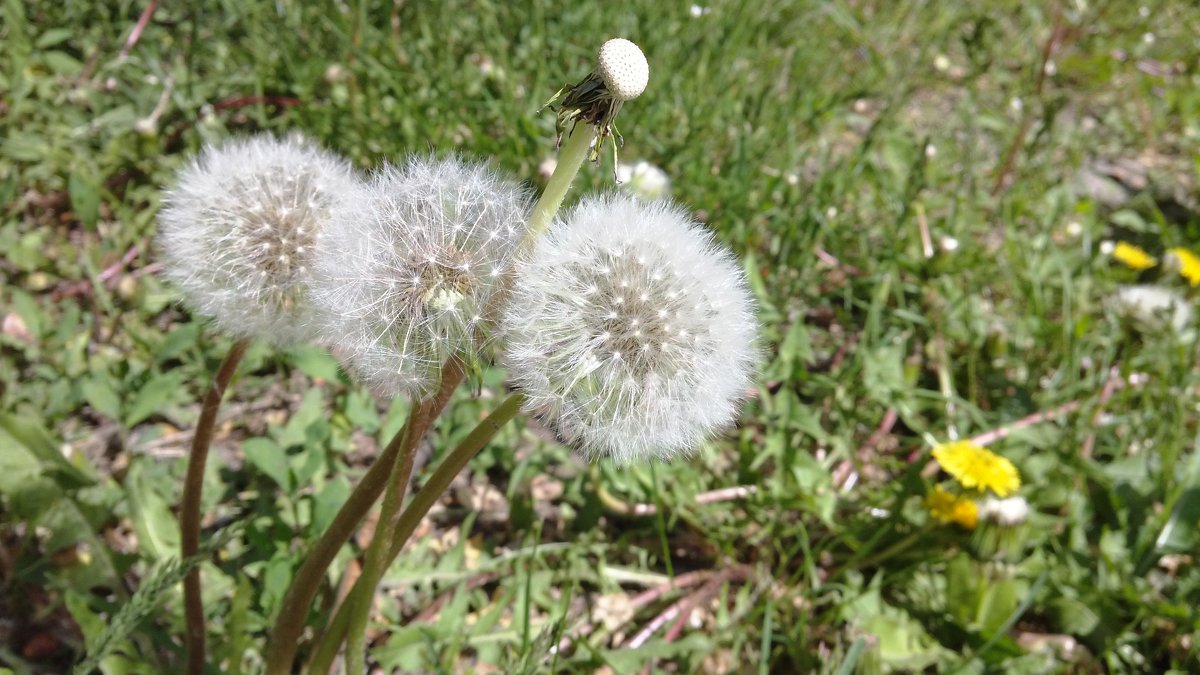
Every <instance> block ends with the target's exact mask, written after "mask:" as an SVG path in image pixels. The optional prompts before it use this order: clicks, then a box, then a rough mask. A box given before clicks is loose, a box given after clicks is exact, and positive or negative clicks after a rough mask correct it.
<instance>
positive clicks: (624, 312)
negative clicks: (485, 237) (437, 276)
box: [501, 194, 757, 462]
mask: <svg viewBox="0 0 1200 675" xmlns="http://www.w3.org/2000/svg"><path fill="white" fill-rule="evenodd" d="M503 327H504V335H505V338H504V343H505V349H504V352H503V355H502V357H501V359H502V362H503V364H504V365H505V366H506V368H507V369H508V372H509V377H510V379H511V381H512V383H513V384H514V385H515V386H516V387H517V388H518V389H519V390H521V391H522V392H523V393H524V394H525V395H526V396H527V404H526V406H525V409H526V410H527V411H528V412H530V413H532V414H535V415H537V416H538V417H540V418H541V419H542V420H543V421H545V422H547V423H548V424H549V425H550V426H551V427H553V428H554V429H555V430H556V432H557V433H558V435H559V437H560V438H561V439H562V440H563V441H564V442H566V443H567V444H569V445H572V446H574V447H576V448H577V449H579V450H580V451H581V452H582V453H584V454H585V455H587V456H589V457H597V456H608V457H613V458H615V459H617V460H618V461H622V462H629V461H635V460H641V459H646V458H651V457H658V458H669V457H671V456H673V455H676V454H679V453H685V452H689V451H692V450H694V449H695V448H696V447H697V446H698V445H699V444H700V443H701V442H702V441H703V440H704V438H705V437H706V436H708V435H709V434H711V433H713V432H714V431H715V430H717V429H719V428H721V427H723V426H725V425H728V424H730V423H731V422H732V421H733V420H734V418H735V416H736V414H737V410H738V404H739V402H740V401H741V400H742V399H743V398H744V396H745V395H746V391H747V389H748V387H749V385H750V381H751V380H750V378H751V372H752V364H753V362H754V357H755V347H754V342H755V334H756V330H757V325H756V321H755V318H754V309H753V302H752V299H751V296H750V294H749V292H748V290H747V288H746V284H745V280H744V275H743V273H742V271H741V268H740V267H739V266H738V265H737V263H736V261H735V260H734V258H733V256H732V255H731V254H730V253H729V252H728V251H727V250H726V249H724V248H723V247H722V246H720V245H719V244H718V243H717V242H716V241H715V240H714V239H713V237H712V235H711V234H710V233H709V232H708V231H706V230H705V229H704V228H703V227H701V226H700V225H699V224H697V223H695V222H694V221H692V220H691V218H690V217H689V216H688V215H687V214H686V213H685V212H684V211H683V210H682V209H681V208H679V207H678V206H675V205H673V204H671V203H670V202H667V201H656V202H644V201H640V200H637V199H635V198H633V197H630V196H627V195H619V194H611V195H606V196H599V197H588V198H585V199H584V200H583V201H582V202H581V203H580V204H579V205H578V206H576V207H575V208H574V209H573V210H572V211H571V212H570V213H569V214H567V216H566V217H565V218H563V219H560V220H558V221H556V222H555V223H554V224H553V225H551V227H550V229H549V231H548V232H547V234H546V236H545V237H543V238H541V239H539V240H538V241H537V243H536V245H535V247H534V248H533V250H532V251H531V252H530V253H529V255H528V256H527V257H526V258H525V259H523V261H522V262H521V264H520V265H519V267H518V270H517V274H516V278H515V283H514V288H513V294H512V297H511V298H510V301H509V303H508V305H507V309H506V311H505V315H504V323H503Z"/></svg>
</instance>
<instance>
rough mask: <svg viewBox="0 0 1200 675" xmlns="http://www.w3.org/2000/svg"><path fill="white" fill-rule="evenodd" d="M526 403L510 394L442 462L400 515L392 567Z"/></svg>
mask: <svg viewBox="0 0 1200 675" xmlns="http://www.w3.org/2000/svg"><path fill="white" fill-rule="evenodd" d="M524 404H525V395H524V394H522V393H520V392H517V393H513V394H509V396H508V398H506V399H504V402H503V403H501V404H500V405H499V406H497V407H496V409H495V410H493V411H492V414H490V415H488V416H487V417H485V418H484V419H483V420H481V421H480V422H479V424H477V425H475V428H474V429H472V430H471V433H469V434H467V437H466V438H464V439H463V440H462V442H461V443H459V444H458V447H456V448H454V450H453V451H452V452H451V453H450V454H449V455H447V456H446V458H445V459H443V460H442V463H441V464H439V465H438V468H437V469H436V470H435V471H434V472H433V475H432V476H430V477H429V482H428V483H426V484H425V485H423V486H421V489H420V490H418V491H417V494H416V495H414V496H413V499H412V502H411V503H409V505H408V508H406V509H404V513H402V514H400V520H399V521H398V522H397V524H396V530H395V532H394V533H393V535H392V545H391V548H390V549H389V550H388V564H391V561H392V560H395V558H396V556H398V555H400V550H401V549H403V548H404V545H405V544H406V543H408V538H409V537H411V536H412V533H413V532H416V530H417V525H419V524H420V523H421V520H422V519H423V518H424V517H425V514H427V513H429V509H431V508H433V504H434V502H436V501H437V500H438V498H439V497H441V496H442V493H444V492H445V491H446V488H448V487H450V483H451V482H452V481H453V480H454V477H455V476H457V475H458V474H459V472H461V471H462V470H463V468H464V467H466V466H467V463H468V462H470V461H471V459H472V458H473V457H475V455H477V454H479V451H480V450H482V449H483V446H485V445H487V442H488V441H490V440H492V437H493V436H495V435H496V432H498V431H500V429H501V428H502V427H503V426H504V425H505V424H508V423H509V421H511V420H512V418H514V417H516V416H517V413H519V412H521V406H522V405H524ZM360 581H361V579H360Z"/></svg>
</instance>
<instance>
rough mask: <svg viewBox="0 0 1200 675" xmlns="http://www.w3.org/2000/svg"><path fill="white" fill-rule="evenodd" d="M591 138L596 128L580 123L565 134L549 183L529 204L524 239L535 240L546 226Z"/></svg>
mask: <svg viewBox="0 0 1200 675" xmlns="http://www.w3.org/2000/svg"><path fill="white" fill-rule="evenodd" d="M595 139H596V128H595V127H593V126H592V125H590V124H584V123H581V124H576V125H575V127H574V128H573V129H572V130H571V132H570V134H569V135H568V136H567V142H566V143H564V144H563V146H562V150H561V151H560V152H559V153H558V166H556V167H555V168H554V173H553V174H552V175H551V176H550V182H549V183H547V184H546V189H545V190H544V191H543V192H542V196H541V198H539V199H538V201H537V204H535V205H534V207H533V216H531V217H530V219H529V233H528V234H527V235H526V241H527V242H532V241H535V240H536V239H537V238H538V237H540V236H541V235H542V234H543V233H544V232H545V231H546V228H548V227H550V221H551V220H553V219H554V216H555V214H557V213H558V207H560V206H562V203H563V198H564V197H566V196H567V191H568V190H570V189H571V182H572V181H574V180H575V176H576V175H578V173H579V167H581V166H583V160H584V158H586V157H587V156H588V150H589V149H590V148H591V147H592V141H594V140H595Z"/></svg>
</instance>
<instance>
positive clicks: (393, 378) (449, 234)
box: [312, 157, 529, 396]
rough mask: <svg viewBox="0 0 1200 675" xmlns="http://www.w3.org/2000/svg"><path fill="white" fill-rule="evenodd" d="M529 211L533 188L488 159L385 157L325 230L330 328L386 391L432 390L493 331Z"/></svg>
mask: <svg viewBox="0 0 1200 675" xmlns="http://www.w3.org/2000/svg"><path fill="white" fill-rule="evenodd" d="M528 216H529V198H528V195H527V193H526V191H525V190H524V189H523V188H522V187H520V186H519V185H518V184H517V183H515V182H512V181H510V180H507V179H505V178H502V177H500V176H499V175H497V174H496V173H495V172H494V171H492V170H491V169H489V168H487V167H486V166H484V165H481V164H475V163H471V162H467V161H464V160H461V159H458V158H449V159H437V158H434V157H419V158H414V159H410V160H409V162H408V163H407V164H405V165H404V166H384V167H383V168H381V169H380V170H379V171H378V172H377V173H376V174H375V175H374V176H373V177H372V178H371V180H369V181H367V182H366V183H365V184H363V186H362V187H361V188H360V194H359V197H358V198H357V199H356V200H355V201H354V202H353V204H351V206H350V208H347V209H345V210H343V211H341V212H340V213H339V215H338V216H337V217H336V218H335V220H334V222H333V223H332V225H331V227H330V229H329V233H328V236H327V237H325V238H323V239H322V242H321V246H320V249H319V251H318V254H317V270H318V274H317V277H316V281H315V283H314V285H313V289H312V296H313V302H314V304H315V305H316V306H317V308H318V310H319V311H318V319H319V323H320V327H321V328H320V332H321V334H322V335H323V337H325V338H326V339H327V340H328V341H330V342H331V343H332V344H335V345H337V346H339V347H340V348H341V349H342V350H343V351H344V352H345V354H346V355H347V357H348V358H347V360H348V364H349V366H350V367H351V370H352V371H354V372H355V373H356V374H357V375H358V376H359V377H360V378H361V379H362V380H363V381H364V382H366V383H367V384H369V385H370V386H372V387H373V388H375V389H376V390H377V391H379V392H381V393H384V394H387V395H391V396H394V395H397V394H415V395H426V394H429V393H431V392H432V391H433V389H434V388H436V386H437V384H438V382H437V374H438V372H439V370H440V368H441V366H442V364H443V363H445V361H446V360H447V359H448V358H450V357H452V356H454V357H458V358H461V359H463V360H464V361H467V362H468V363H470V362H472V361H473V360H474V359H475V358H476V355H477V354H478V352H479V341H480V338H481V337H482V338H486V337H487V336H488V334H489V333H490V328H491V326H492V325H493V324H494V323H495V321H496V319H497V310H496V305H497V294H499V293H501V292H503V291H504V289H505V284H506V283H507V281H508V279H509V277H510V274H511V271H512V263H513V259H514V256H515V254H516V251H517V248H518V246H519V244H520V242H521V240H522V238H523V237H524V235H525V232H526V228H527V224H528Z"/></svg>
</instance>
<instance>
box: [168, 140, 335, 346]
mask: <svg viewBox="0 0 1200 675" xmlns="http://www.w3.org/2000/svg"><path fill="white" fill-rule="evenodd" d="M356 184H357V179H356V178H355V176H354V173H353V171H352V170H351V168H350V166H349V164H347V163H346V162H345V161H343V160H342V159H340V158H338V157H337V156H336V155H333V154H331V153H328V152H326V151H324V150H322V149H320V148H319V147H317V146H316V145H314V144H312V143H310V142H308V141H306V140H304V139H303V138H302V137H300V136H291V137H289V138H288V139H286V140H278V139H275V138H273V137H271V136H269V135H262V136H256V137H253V138H249V139H245V140H239V141H232V142H229V143H226V144H224V145H221V146H219V147H213V146H209V147H206V148H205V149H204V150H203V152H201V153H200V156H199V157H197V158H196V159H195V160H193V161H192V162H191V163H190V164H188V166H187V167H185V168H184V169H183V170H182V171H180V173H179V176H178V179H177V182H176V185H175V187H174V188H172V189H170V190H168V191H167V192H166V195H165V199H164V201H165V204H164V206H163V209H162V210H161V211H160V213H159V232H158V239H157V246H158V248H159V250H160V254H161V257H162V260H163V273H164V274H165V275H166V277H167V278H169V279H170V280H171V281H173V282H175V283H176V284H177V285H178V286H179V287H180V288H181V289H182V290H183V293H184V295H185V297H186V299H187V301H188V303H189V304H190V305H191V306H192V307H193V308H194V309H195V310H196V311H197V312H199V313H200V314H203V315H206V316H208V317H211V318H212V319H213V320H214V321H215V322H216V324H217V326H219V327H220V328H221V330H223V331H225V332H227V333H230V334H232V335H235V336H239V337H260V338H265V339H267V340H270V341H272V342H275V343H277V344H291V343H296V342H300V341H303V340H305V339H307V338H308V337H309V328H310V321H309V316H310V305H309V303H308V283H309V280H310V278H311V274H312V271H313V264H312V263H313V256H314V253H315V251H316V248H317V245H318V244H319V242H320V241H321V238H322V236H323V235H322V233H323V232H324V228H325V226H326V224H327V222H328V221H329V220H330V218H331V215H332V214H333V213H334V212H335V211H337V210H338V209H340V208H341V205H342V204H343V203H344V200H345V199H346V198H347V196H349V195H350V194H352V193H353V191H354V189H355V186H356Z"/></svg>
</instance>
